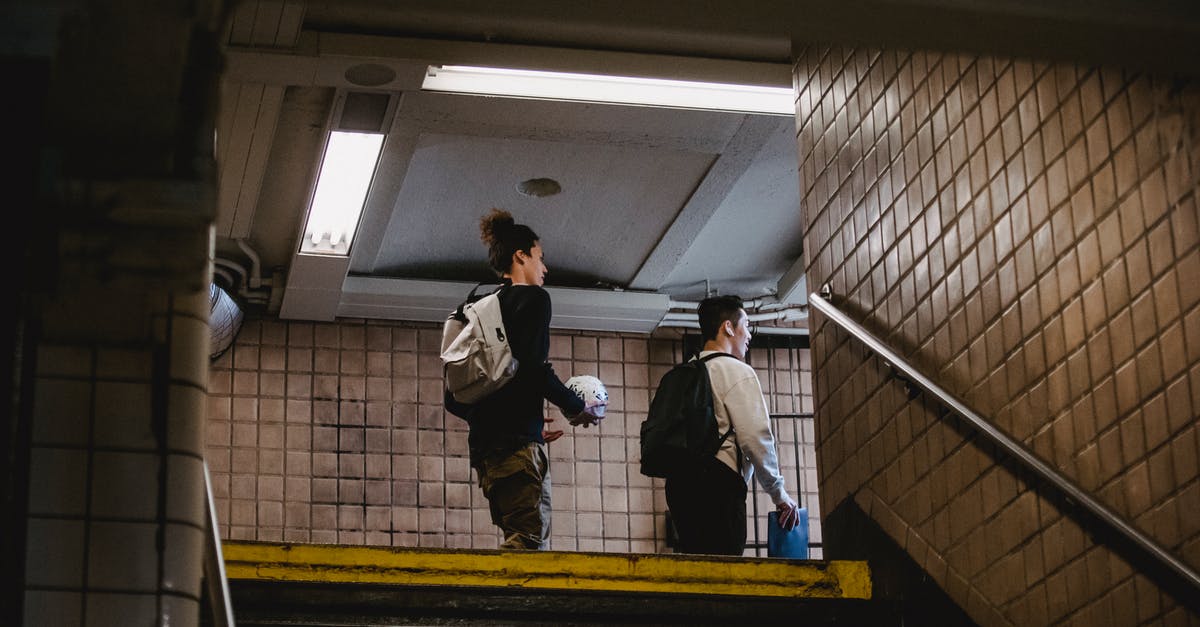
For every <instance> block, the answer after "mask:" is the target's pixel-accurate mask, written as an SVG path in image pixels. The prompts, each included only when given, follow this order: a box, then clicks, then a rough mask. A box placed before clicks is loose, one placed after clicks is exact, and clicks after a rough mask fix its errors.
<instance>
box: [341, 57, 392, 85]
mask: <svg viewBox="0 0 1200 627" xmlns="http://www.w3.org/2000/svg"><path fill="white" fill-rule="evenodd" d="M345 76H346V80H348V81H350V82H351V83H354V84H355V85H361V86H363V87H378V86H380V85H386V84H388V83H390V82H392V81H394V80H396V70H393V69H392V68H390V67H388V66H386V65H380V64H378V63H359V64H358V65H354V66H351V67H350V68H349V69H347V70H346V74H345Z"/></svg>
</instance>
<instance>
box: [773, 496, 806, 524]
mask: <svg viewBox="0 0 1200 627" xmlns="http://www.w3.org/2000/svg"><path fill="white" fill-rule="evenodd" d="M775 509H776V511H778V512H779V526H780V527H781V528H782V529H783V530H784V531H791V530H792V529H793V528H795V526H796V525H798V524H800V508H799V507H798V506H797V505H796V504H795V503H793V502H791V501H784V502H783V503H780V504H779V505H778V506H776V507H775Z"/></svg>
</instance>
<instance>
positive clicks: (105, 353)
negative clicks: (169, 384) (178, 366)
mask: <svg viewBox="0 0 1200 627" xmlns="http://www.w3.org/2000/svg"><path fill="white" fill-rule="evenodd" d="M153 371H154V353H153V352H152V351H150V350H138V349H126V348H102V349H100V350H99V351H98V352H97V354H96V376H97V377H99V378H101V379H133V380H142V381H149V380H150V377H151V376H152V375H153Z"/></svg>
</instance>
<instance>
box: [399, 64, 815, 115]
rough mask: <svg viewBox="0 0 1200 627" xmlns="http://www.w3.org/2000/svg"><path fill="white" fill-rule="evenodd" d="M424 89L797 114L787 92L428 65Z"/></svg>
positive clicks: (771, 89)
mask: <svg viewBox="0 0 1200 627" xmlns="http://www.w3.org/2000/svg"><path fill="white" fill-rule="evenodd" d="M421 87H422V88H423V89H427V90H430V91H445V92H453V93H466V94H484V95H492V96H515V97H521V98H542V99H548V100H579V101H584V102H601V103H613V104H632V105H647V106H655V107H676V108H683V109H709V110H717V111H737V112H743V113H767V114H773V115H795V114H796V103H795V100H794V97H793V95H792V90H791V88H788V87H764V86H761V85H733V84H726V83H700V82H694V81H677V80H666V79H657V78H637V77H629V76H604V75H598V74H572V73H564V72H542V71H533V70H514V69H506V68H489V67H473V66H465V65H431V66H429V70H428V72H426V74H425V82H424V83H423V84H422V85H421Z"/></svg>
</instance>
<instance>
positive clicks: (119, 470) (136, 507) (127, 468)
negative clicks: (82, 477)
mask: <svg viewBox="0 0 1200 627" xmlns="http://www.w3.org/2000/svg"><path fill="white" fill-rule="evenodd" d="M158 467H159V457H158V456H157V455H149V454H145V453H111V452H106V451H99V452H96V453H95V454H94V455H93V457H92V476H93V480H92V513H93V514H95V515H97V516H111V517H120V518H139V519H144V520H154V519H155V518H156V517H157V515H158V505H157V503H156V500H157V495H158V469H159V468H158Z"/></svg>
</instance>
